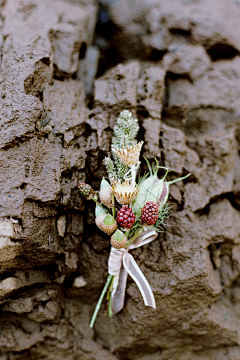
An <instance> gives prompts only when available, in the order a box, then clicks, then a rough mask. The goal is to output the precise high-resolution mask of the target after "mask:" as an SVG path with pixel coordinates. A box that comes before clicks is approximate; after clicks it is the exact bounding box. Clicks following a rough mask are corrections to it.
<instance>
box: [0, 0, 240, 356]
mask: <svg viewBox="0 0 240 360" xmlns="http://www.w3.org/2000/svg"><path fill="white" fill-rule="evenodd" d="M98 6H99V4H98V3H97V2H96V1H94V0H92V1H87V0H69V1H65V2H64V1H60V0H42V1H37V0H6V1H0V8H1V11H0V52H1V57H0V66H1V80H0V81H1V108H0V118H1V126H0V164H1V173H0V195H1V196H0V307H1V315H0V316H1V321H0V360H27V359H34V360H40V359H41V360H45V359H46V360H49V359H50V360H51V359H52V360H62V359H66V360H76V359H81V360H102V359H105V360H123V359H124V360H210V359H211V360H240V340H239V339H240V230H239V223H240V185H239V184H240V170H239V169H240V156H239V153H240V117H239V113H240V105H239V104H240V103H239V97H240V86H239V83H240V82H239V78H240V57H239V52H240V40H239V39H240V34H239V26H238V24H239V16H240V2H239V1H237V0H236V1H231V0H211V1H208V2H206V1H204V0H199V1H193V0H185V1H180V0H176V1H174V6H173V2H172V1H164V0H132V1H128V0H115V1H110V0H109V1H107V0H104V1H103V0H102V1H101V6H99V9H100V10H99V13H98ZM104 57H105V58H104ZM101 64H111V66H112V67H111V68H108V67H106V65H104V66H105V68H104V66H102V67H101ZM99 74H103V75H101V76H99ZM123 109H129V110H131V111H132V112H133V114H134V116H137V117H138V118H139V122H140V133H139V140H144V142H145V143H144V148H143V155H144V156H147V157H148V158H149V159H150V160H152V159H154V158H157V159H158V160H159V161H160V164H161V165H162V166H166V167H168V168H169V170H170V172H169V175H168V176H169V179H174V178H176V177H179V176H182V175H186V174H187V173H188V172H191V174H192V175H191V177H189V178H188V179H186V180H184V181H181V182H179V183H176V184H173V185H172V186H171V188H170V198H169V201H170V203H171V205H172V206H173V208H172V212H173V214H172V216H171V217H170V218H169V220H168V221H167V224H166V228H165V230H166V231H165V232H164V233H161V234H160V235H159V237H158V239H157V240H155V241H154V242H152V243H150V244H148V245H146V246H144V247H142V248H139V249H135V250H134V251H133V255H134V258H135V259H136V261H137V263H138V264H139V266H140V268H141V269H142V270H143V272H144V274H145V275H146V277H147V279H148V280H149V282H150V284H151V287H152V289H153V292H154V295H155V298H156V303H157V309H156V310H154V309H151V308H147V307H144V305H143V301H142V298H141V295H140V293H139V291H138V289H137V287H136V285H135V284H134V283H133V282H132V281H131V280H130V279H129V281H128V285H127V295H126V301H125V307H124V309H123V311H122V312H121V313H120V314H118V315H117V316H116V317H114V318H112V319H109V318H108V317H106V316H105V313H104V306H103V308H102V309H101V311H100V313H99V317H98V319H97V321H96V324H95V327H94V329H90V328H89V321H90V318H91V315H92V313H93V310H94V306H95V305H96V302H97V299H98V297H99V294H100V292H101V289H102V287H103V285H104V282H105V279H106V276H107V260H108V255H109V238H108V236H107V235H105V234H103V233H102V232H101V231H100V230H99V229H98V228H97V227H96V226H95V222H94V205H93V204H90V203H89V202H87V201H85V200H83V199H81V198H80V196H79V192H78V189H77V184H78V182H79V181H87V182H89V183H90V184H91V185H92V186H93V187H94V188H95V189H98V187H99V184H100V181H101V178H102V176H106V173H105V169H104V166H103V165H102V159H103V158H104V157H105V156H106V154H109V153H110V144H111V136H112V131H113V126H114V124H115V121H116V118H117V116H118V115H119V113H120V111H122V110H123Z"/></svg>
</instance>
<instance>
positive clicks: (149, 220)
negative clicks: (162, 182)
mask: <svg viewBox="0 0 240 360" xmlns="http://www.w3.org/2000/svg"><path fill="white" fill-rule="evenodd" d="M157 219H158V207H157V204H155V203H154V202H153V201H147V202H146V204H145V205H144V207H143V208H142V216H141V220H142V222H143V224H146V225H154V224H155V222H156V221H157Z"/></svg>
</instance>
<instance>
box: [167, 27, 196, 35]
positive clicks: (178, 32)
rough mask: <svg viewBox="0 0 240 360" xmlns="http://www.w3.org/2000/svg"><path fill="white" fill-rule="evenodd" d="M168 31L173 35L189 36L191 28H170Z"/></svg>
mask: <svg viewBox="0 0 240 360" xmlns="http://www.w3.org/2000/svg"><path fill="white" fill-rule="evenodd" d="M169 31H170V32H171V33H172V34H174V35H182V36H186V37H190V36H191V34H192V33H191V30H184V29H180V28H170V29H169Z"/></svg>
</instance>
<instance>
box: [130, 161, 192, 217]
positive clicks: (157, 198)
mask: <svg viewBox="0 0 240 360" xmlns="http://www.w3.org/2000/svg"><path fill="white" fill-rule="evenodd" d="M158 168H159V167H158ZM164 169H166V170H167V172H166V174H165V175H164V177H163V178H162V179H159V178H158V177H157V172H155V173H154V174H153V173H151V175H150V176H149V177H148V178H147V179H145V180H143V181H142V183H141V184H140V190H139V193H138V195H137V197H136V199H135V201H134V202H133V205H132V208H133V212H134V213H138V212H139V211H140V209H142V208H143V206H144V205H145V204H146V202H147V201H153V202H155V203H156V204H157V207H158V210H159V212H160V211H161V210H162V208H163V206H164V205H165V204H166V202H167V199H168V196H169V186H170V185H171V184H173V183H175V182H177V181H180V180H184V179H186V178H187V177H188V176H190V175H191V174H188V175H186V176H184V177H181V178H178V179H175V180H173V181H165V178H166V176H167V173H168V169H167V168H164Z"/></svg>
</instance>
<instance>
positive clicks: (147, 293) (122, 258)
mask: <svg viewBox="0 0 240 360" xmlns="http://www.w3.org/2000/svg"><path fill="white" fill-rule="evenodd" d="M156 237H157V232H156V230H154V229H151V230H147V231H145V232H143V233H142V234H140V235H139V236H137V237H136V239H135V240H134V242H133V243H131V244H130V245H129V246H128V247H127V248H123V249H116V248H114V247H112V248H111V252H110V256H109V259H108V273H109V274H110V275H114V280H113V289H112V312H113V314H116V313H118V312H119V311H121V310H122V308H123V305H124V298H125V291H126V284H127V276H128V274H129V275H130V276H131V277H132V279H133V280H134V281H135V283H136V284H137V286H138V288H139V290H140V292H141V294H142V297H143V301H144V304H145V305H146V306H151V307H153V308H154V309H155V308H156V303H155V299H154V296H153V292H152V289H151V287H150V285H149V283H148V281H147V279H146V278H145V276H144V275H143V273H142V271H141V270H140V268H139V266H138V264H137V263H136V261H135V260H134V258H133V256H132V255H131V254H129V252H128V251H129V250H133V249H136V248H138V247H140V246H143V245H145V244H148V243H150V242H151V241H153V240H154V239H156ZM122 265H123V266H122Z"/></svg>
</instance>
